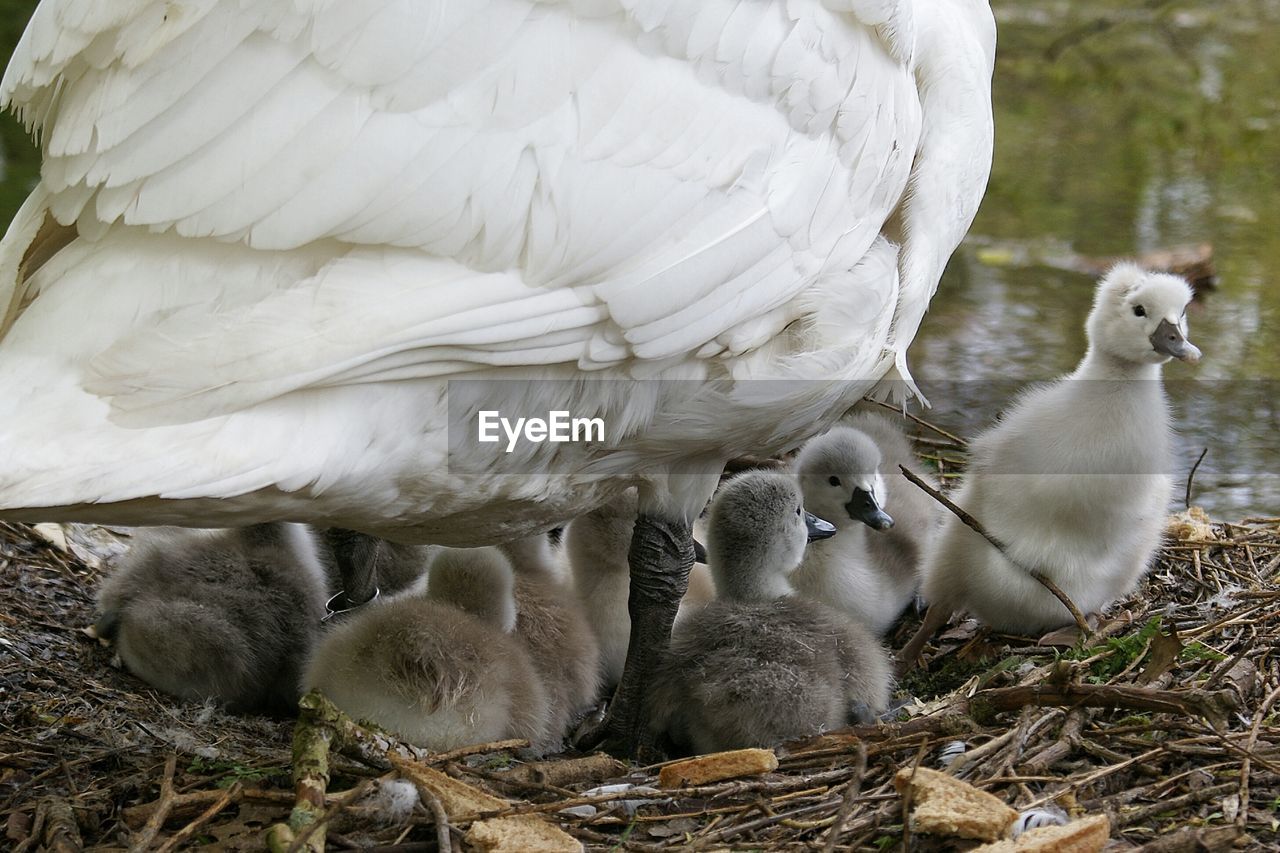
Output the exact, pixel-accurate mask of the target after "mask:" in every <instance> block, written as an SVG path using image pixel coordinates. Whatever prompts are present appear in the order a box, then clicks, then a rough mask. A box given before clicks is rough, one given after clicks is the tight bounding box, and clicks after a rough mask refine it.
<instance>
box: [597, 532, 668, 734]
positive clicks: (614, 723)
mask: <svg viewBox="0 0 1280 853" xmlns="http://www.w3.org/2000/svg"><path fill="white" fill-rule="evenodd" d="M628 562H629V563H630V566H631V593H630V596H629V597H628V600H627V611H628V612H629V613H630V614H631V637H630V641H629V645H628V647H627V662H626V664H625V665H624V666H623V670H622V680H621V681H620V682H619V683H618V688H617V690H616V691H614V694H613V701H612V702H611V703H610V705H609V712H608V713H607V714H606V715H605V718H604V720H603V721H602V722H601V723H600V725H599V726H598V727H593V729H592V730H590V731H587V732H585V733H584V734H583V736H582V738H581V739H580V741H579V743H578V746H579V747H582V748H588V747H594V746H597V745H602V746H603V747H604V749H605V750H607V751H608V752H610V753H613V754H615V755H622V756H625V757H633V756H635V755H636V753H637V752H638V751H640V750H641V749H646V748H647V749H651V748H652V746H653V740H654V738H653V733H652V732H651V731H650V730H649V727H648V725H647V720H646V719H645V714H644V698H645V696H646V694H647V692H648V688H649V684H650V682H651V681H652V678H653V673H654V670H655V669H656V668H657V666H658V663H659V662H660V661H661V659H662V656H663V655H664V654H665V653H666V650H667V645H668V644H669V643H670V641H671V626H672V624H674V622H675V618H676V610H677V609H678V608H679V606H680V599H681V597H683V596H684V591H685V588H686V587H687V586H688V583H689V571H690V570H691V569H692V568H693V531H692V529H691V528H690V526H689V524H688V523H687V522H685V521H684V520H683V519H680V520H672V519H669V518H660V517H656V516H651V515H644V514H641V515H640V516H638V517H637V518H636V526H635V531H634V532H633V533H632V535H631V550H630V553H629V554H628Z"/></svg>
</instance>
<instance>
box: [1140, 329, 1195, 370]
mask: <svg viewBox="0 0 1280 853" xmlns="http://www.w3.org/2000/svg"><path fill="white" fill-rule="evenodd" d="M1151 346H1152V348H1153V349H1155V351H1156V352H1158V353H1161V354H1162V355H1167V356H1169V357H1171V358H1176V359H1178V360H1179V361H1185V362H1186V363H1187V364H1195V363H1196V362H1198V361H1199V360H1200V348H1199V347H1197V346H1196V345H1195V344H1193V343H1191V341H1189V340H1187V339H1186V338H1185V337H1183V334H1182V330H1181V329H1179V328H1178V326H1177V324H1176V323H1170V322H1169V321H1168V320H1161V321H1160V325H1159V326H1156V330H1155V331H1154V332H1152V333H1151Z"/></svg>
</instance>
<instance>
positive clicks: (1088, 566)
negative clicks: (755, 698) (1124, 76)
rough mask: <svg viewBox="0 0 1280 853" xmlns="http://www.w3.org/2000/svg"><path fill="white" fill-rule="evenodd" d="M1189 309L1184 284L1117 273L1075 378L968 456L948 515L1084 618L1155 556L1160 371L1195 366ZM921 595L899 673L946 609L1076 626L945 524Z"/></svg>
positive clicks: (1041, 396) (975, 541)
mask: <svg viewBox="0 0 1280 853" xmlns="http://www.w3.org/2000/svg"><path fill="white" fill-rule="evenodd" d="M1190 301H1191V288H1190V287H1188V286H1187V283H1186V282H1185V281H1183V280H1182V279H1180V278H1177V277H1175V276H1171V275H1163V274H1157V273H1148V272H1144V271H1143V270H1141V269H1139V268H1138V267H1136V266H1133V265H1131V264H1121V265H1119V266H1117V267H1115V268H1114V269H1113V270H1111V272H1109V273H1108V274H1107V275H1106V276H1105V277H1104V278H1103V279H1102V281H1101V282H1100V283H1099V284H1098V290H1097V295H1096V297H1095V300H1094V304H1093V309H1092V310H1091V311H1090V313H1089V319H1088V322H1087V323H1086V326H1085V328H1086V331H1087V332H1088V338H1089V348H1088V351H1087V352H1086V353H1085V356H1084V359H1083V360H1082V361H1081V362H1080V365H1079V366H1078V367H1077V368H1076V369H1075V371H1074V372H1073V373H1071V374H1070V375H1068V376H1066V377H1064V378H1062V379H1059V380H1058V381H1056V382H1053V383H1050V384H1047V385H1041V386H1038V387H1033V388H1032V389H1031V390H1029V391H1027V392H1025V393H1024V394H1023V395H1022V396H1021V397H1020V398H1019V399H1018V400H1017V401H1016V403H1014V405H1013V406H1012V407H1011V408H1010V409H1009V411H1008V412H1007V414H1006V415H1005V417H1004V418H1003V419H1002V420H1001V421H1000V423H998V424H997V425H996V426H994V427H992V428H991V429H990V430H988V431H987V432H985V433H983V434H982V435H981V436H979V437H978V438H977V439H975V440H974V441H973V442H972V443H971V444H970V457H969V468H968V473H967V474H966V476H965V480H964V485H963V486H962V487H961V489H960V491H959V493H958V494H957V495H956V497H955V502H956V503H957V504H958V505H959V506H960V507H961V508H963V509H965V510H966V511H968V512H969V513H971V514H972V515H973V516H974V517H976V518H977V519H978V520H979V521H980V522H981V523H982V524H983V526H984V527H986V528H987V530H988V531H989V532H990V533H991V534H992V535H993V536H995V537H996V538H997V539H999V540H1000V541H1001V542H1002V543H1004V544H1005V545H1006V546H1007V548H1008V549H1009V554H1010V555H1011V556H1012V557H1013V558H1014V559H1015V560H1016V561H1017V562H1018V563H1020V564H1021V565H1022V566H1024V567H1026V568H1027V569H1035V570H1038V571H1040V572H1043V573H1044V574H1045V575H1046V576H1048V577H1049V579H1050V580H1052V581H1053V582H1054V583H1056V584H1057V585H1058V586H1059V587H1060V588H1061V589H1062V590H1063V592H1065V593H1066V594H1067V595H1068V596H1070V597H1071V599H1072V600H1073V601H1074V602H1075V603H1076V605H1077V606H1078V607H1079V608H1080V609H1081V611H1083V612H1084V613H1091V612H1097V611H1100V610H1101V609H1102V608H1104V607H1106V606H1107V605H1108V604H1110V603H1111V602H1112V601H1114V600H1115V599H1116V598H1118V597H1119V596H1121V595H1124V594H1125V593H1126V592H1128V591H1129V590H1131V589H1133V587H1134V585H1135V584H1137V582H1138V580H1139V579H1140V578H1141V577H1142V575H1143V574H1144V573H1145V572H1146V571H1147V569H1148V567H1149V566H1150V563H1151V559H1152V557H1153V555H1154V554H1155V551H1156V548H1157V547H1158V546H1159V544H1160V536H1161V531H1162V530H1163V529H1164V520H1165V516H1166V514H1167V512H1168V508H1169V500H1170V497H1171V493H1170V489H1171V485H1172V480H1171V478H1170V476H1169V472H1170V470H1171V468H1172V464H1173V459H1172V451H1171V446H1172V432H1171V426H1170V419H1169V409H1168V403H1167V400H1166V398H1165V393H1164V387H1163V385H1162V383H1161V381H1160V375H1161V366H1162V365H1163V364H1164V363H1165V362H1167V361H1169V359H1170V358H1179V359H1182V360H1184V361H1187V362H1191V363H1195V362H1197V361H1199V359H1200V350H1198V349H1197V348H1196V347H1195V346H1193V345H1192V344H1191V343H1190V342H1189V341H1188V340H1187V338H1186V335H1187V321H1186V308H1187V304H1188V303H1189V302H1190ZM923 591H924V597H925V599H926V600H927V601H928V602H929V605H930V606H929V613H928V615H927V617H926V619H925V624H924V625H922V626H921V628H920V631H919V632H918V633H917V634H916V636H915V637H914V638H913V639H912V641H911V643H909V644H908V645H907V647H906V648H905V649H904V650H903V652H902V658H903V659H904V661H907V662H911V661H914V660H915V658H916V656H917V655H918V654H919V651H920V649H921V648H922V647H923V645H924V642H925V641H926V640H927V639H928V637H929V636H930V635H931V634H932V633H933V632H934V631H936V630H937V628H938V627H940V626H941V624H942V623H943V622H945V621H946V619H947V617H948V616H949V615H950V614H951V613H952V611H954V610H961V609H963V610H968V611H970V612H972V613H973V614H974V615H976V616H977V617H978V618H979V619H981V620H982V621H983V622H985V623H987V624H988V625H991V626H993V627H995V628H997V629H999V630H1005V631H1013V632H1018V633H1024V634H1025V633H1033V632H1037V631H1043V630H1047V629H1050V628H1056V627H1058V626H1061V625H1066V624H1069V623H1070V622H1071V616H1070V615H1069V613H1068V612H1067V610H1066V608H1065V607H1064V606H1063V604H1062V603H1061V602H1059V601H1058V599H1057V598H1055V597H1054V596H1053V595H1052V594H1051V593H1050V592H1049V591H1048V590H1047V589H1045V588H1044V587H1043V586H1042V585H1041V584H1040V583H1039V582H1037V581H1036V580H1035V579H1033V578H1032V577H1031V576H1030V575H1029V574H1028V573H1027V572H1026V571H1025V570H1024V569H1023V568H1019V567H1018V566H1015V565H1013V564H1011V563H1010V562H1009V560H1007V559H1005V557H1003V556H1002V555H1001V554H1000V552H998V551H997V550H996V549H995V548H994V547H992V545H991V544H990V543H988V542H987V541H986V540H985V539H983V538H982V537H980V536H979V535H978V534H977V533H974V532H973V531H972V530H970V529H969V528H968V527H966V526H965V525H964V524H963V523H961V522H960V520H959V519H957V518H955V517H954V516H949V517H948V518H947V521H946V523H945V526H944V527H943V532H942V534H941V535H940V537H939V539H938V541H937V544H936V547H934V548H933V549H932V550H931V552H930V554H929V555H928V556H927V558H926V562H925V570H924V586H923Z"/></svg>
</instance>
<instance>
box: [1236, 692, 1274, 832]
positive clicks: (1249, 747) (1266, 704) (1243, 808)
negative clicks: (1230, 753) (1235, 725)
mask: <svg viewBox="0 0 1280 853" xmlns="http://www.w3.org/2000/svg"><path fill="white" fill-rule="evenodd" d="M1277 697H1280V687H1277V688H1276V689H1275V690H1272V691H1271V692H1270V693H1268V694H1267V698H1266V699H1264V700H1262V707H1260V708H1259V709H1258V713H1256V714H1254V716H1253V725H1252V726H1250V727H1249V739H1248V740H1247V741H1246V742H1245V745H1244V760H1243V761H1241V762H1240V793H1239V796H1240V811H1239V812H1238V813H1237V814H1236V821H1235V823H1236V828H1237V829H1239V830H1240V831H1241V832H1242V833H1243V832H1244V831H1245V829H1246V826H1247V822H1248V820H1249V774H1250V770H1251V767H1250V761H1251V759H1252V757H1253V748H1254V746H1255V745H1257V743H1258V732H1259V730H1260V729H1261V728H1262V721H1263V720H1264V719H1266V716H1267V714H1268V713H1269V712H1270V711H1271V706H1272V705H1273V704H1275V701H1276V699H1277Z"/></svg>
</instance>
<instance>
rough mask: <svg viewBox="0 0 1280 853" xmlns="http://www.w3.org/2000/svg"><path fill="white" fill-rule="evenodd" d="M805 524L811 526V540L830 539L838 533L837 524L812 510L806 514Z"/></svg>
mask: <svg viewBox="0 0 1280 853" xmlns="http://www.w3.org/2000/svg"><path fill="white" fill-rule="evenodd" d="M804 526H805V527H807V528H809V541H810V542H817V541H818V540H819V539H830V538H831V537H832V536H835V535H836V526H835V525H834V524H832V523H831V522H829V521H823V520H822V519H820V518H818V517H817V516H816V515H814V514H813V513H811V512H806V513H805V514H804Z"/></svg>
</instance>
